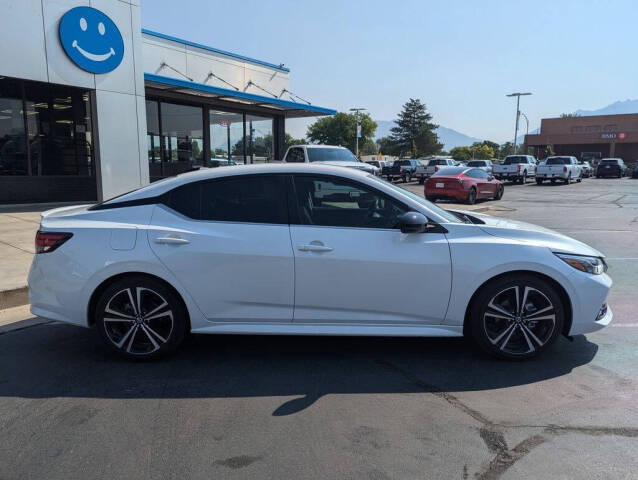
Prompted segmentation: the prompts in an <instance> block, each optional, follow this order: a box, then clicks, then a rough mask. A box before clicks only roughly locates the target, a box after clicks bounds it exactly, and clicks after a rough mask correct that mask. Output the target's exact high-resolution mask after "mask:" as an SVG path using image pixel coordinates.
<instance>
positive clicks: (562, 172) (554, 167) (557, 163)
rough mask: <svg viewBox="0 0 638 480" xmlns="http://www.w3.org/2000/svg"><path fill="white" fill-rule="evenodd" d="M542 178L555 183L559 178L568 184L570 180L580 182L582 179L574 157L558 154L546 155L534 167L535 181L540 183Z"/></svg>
mask: <svg viewBox="0 0 638 480" xmlns="http://www.w3.org/2000/svg"><path fill="white" fill-rule="evenodd" d="M544 180H549V181H551V182H552V183H555V182H556V180H561V181H563V182H565V183H566V184H567V185H569V184H570V183H571V182H572V180H576V181H577V182H580V181H581V180H582V176H581V167H580V165H579V164H578V160H576V157H570V156H558V157H547V159H546V160H545V162H544V163H543V164H542V165H539V166H538V168H537V169H536V183H537V184H539V185H540V184H542V183H543V181H544Z"/></svg>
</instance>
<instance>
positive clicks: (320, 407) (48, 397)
mask: <svg viewBox="0 0 638 480" xmlns="http://www.w3.org/2000/svg"><path fill="white" fill-rule="evenodd" d="M407 188H410V189H412V190H414V191H416V192H418V193H422V189H423V187H422V186H420V185H418V184H417V183H413V184H410V185H407ZM439 204H440V205H441V206H445V205H446V204H445V202H440V203H439ZM450 205H451V204H450ZM477 207H478V208H479V209H480V210H479V211H485V213H489V214H494V215H499V216H506V217H509V218H513V219H517V220H524V221H528V222H531V223H537V224H540V225H543V226H546V227H549V228H553V229H556V230H558V231H560V232H563V233H565V234H567V235H570V236H573V237H575V238H577V239H580V240H582V241H584V242H586V243H589V244H591V245H592V246H593V247H595V248H597V249H599V250H601V251H602V252H603V253H605V254H606V255H607V257H608V263H609V265H610V271H609V273H610V275H611V276H612V278H613V279H614V281H615V285H614V288H613V290H612V293H611V296H610V302H609V303H610V304H611V306H612V308H613V309H614V312H615V319H614V322H613V324H612V325H611V326H610V327H609V328H607V329H605V330H602V331H601V332H597V333H595V334H591V335H587V336H578V337H575V338H574V339H573V341H572V342H570V341H568V340H567V339H564V338H561V339H560V340H559V341H558V342H557V343H556V344H555V345H554V346H553V347H552V348H551V349H550V350H549V351H548V352H547V354H546V355H544V356H543V357H541V358H539V359H536V360H533V361H529V362H524V363H511V362H499V361H495V360H492V359H490V358H487V357H485V356H484V355H483V354H481V353H480V352H478V351H477V350H476V349H474V348H473V347H472V346H470V345H468V344H467V343H466V342H465V341H464V340H461V339H385V338H320V337H314V338H305V337H302V338H299V337H258V336H243V337H241V336H219V337H214V336H208V337H204V336H194V337H192V338H191V339H189V340H188V342H187V344H186V345H185V346H184V348H182V350H181V351H180V352H178V353H177V354H176V355H175V356H173V357H171V358H169V359H166V360H163V361H160V362H152V363H151V362H146V363H129V362H127V361H124V360H120V359H119V358H116V357H114V356H112V355H111V354H109V353H106V352H105V351H104V350H103V349H102V347H101V346H100V344H99V342H98V339H97V337H96V335H95V332H92V331H89V330H85V329H81V328H75V327H71V326H66V325H61V324H58V323H51V322H48V323H39V322H38V320H37V319H36V320H27V322H26V323H20V324H16V325H20V326H21V327H20V328H18V329H13V330H0V431H1V432H2V437H3V441H2V442H0V479H14V478H20V479H29V478H33V479H40V478H48V479H57V478H60V479H62V478H64V479H68V478H104V479H117V478H127V479H128V478H139V479H146V478H149V479H150V478H153V479H155V478H180V479H182V478H202V479H204V478H205V479H210V478H229V479H234V478H242V479H243V478H259V479H262V478H278V479H279V478H322V479H330V478H334V479H342V478H372V479H396V478H406V479H412V478H415V479H416V478H419V479H420V478H460V479H467V478H484V479H494V478H503V479H521V478H530V479H531V478H565V479H567V478H637V477H638V473H636V472H638V457H637V456H636V454H635V452H636V451H638V405H637V403H636V398H638V368H636V364H637V363H638V348H637V347H638V315H637V314H636V310H637V307H638V241H637V240H638V180H631V179H622V180H615V179H613V180H612V179H610V180H602V179H601V180H599V179H586V180H584V181H583V182H582V183H579V184H572V185H569V186H565V185H559V184H557V185H550V184H545V185H542V186H538V185H536V184H532V183H528V184H526V185H509V184H508V185H506V189H505V195H504V197H503V199H502V200H501V201H499V202H494V201H489V202H482V203H480V204H478V205H477ZM17 315H21V313H20V312H18V313H17ZM22 315H23V316H24V318H25V319H29V318H30V316H29V315H27V314H26V313H23V314H22Z"/></svg>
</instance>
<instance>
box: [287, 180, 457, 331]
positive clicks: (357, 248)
mask: <svg viewBox="0 0 638 480" xmlns="http://www.w3.org/2000/svg"><path fill="white" fill-rule="evenodd" d="M291 189H292V190H291V192H290V197H291V200H290V204H291V205H293V206H294V211H293V212H291V220H292V224H291V226H290V235H291V239H292V245H293V251H294V255H295V311H294V321H295V322H300V323H325V322H327V323H351V324H354V323H358V324H440V323H442V321H443V318H444V317H445V313H446V309H447V304H448V300H449V296H450V284H451V264H450V252H449V247H448V242H447V239H446V237H445V235H444V234H443V233H421V234H403V233H401V231H400V230H399V229H398V228H397V227H398V218H399V216H400V215H401V214H403V213H405V212H406V211H408V208H407V207H406V206H405V205H404V204H402V203H401V202H399V201H397V200H396V199H393V198H392V197H390V196H388V195H386V194H385V193H383V192H380V191H378V190H376V189H375V188H374V187H371V186H370V185H367V184H363V183H359V182H355V181H352V180H348V179H344V178H341V177H335V176H325V175H315V174H297V175H295V176H294V181H293V183H292V184H291ZM380 291H381V292H383V294H382V295H380V294H379V292H380Z"/></svg>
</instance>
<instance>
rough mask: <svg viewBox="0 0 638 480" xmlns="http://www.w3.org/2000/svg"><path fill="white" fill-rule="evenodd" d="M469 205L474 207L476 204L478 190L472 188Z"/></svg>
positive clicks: (469, 194)
mask: <svg viewBox="0 0 638 480" xmlns="http://www.w3.org/2000/svg"><path fill="white" fill-rule="evenodd" d="M467 203H469V204H470V205H474V204H475V203H476V188H474V187H472V188H470V191H469V193H468V194H467Z"/></svg>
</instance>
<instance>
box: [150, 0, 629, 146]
mask: <svg viewBox="0 0 638 480" xmlns="http://www.w3.org/2000/svg"><path fill="white" fill-rule="evenodd" d="M142 25H143V26H144V27H145V28H149V29H152V30H156V31H159V32H162V33H166V34H171V35H175V36H178V37H182V38H185V39H188V40H192V41H195V42H200V43H204V44H207V45H211V46H214V47H217V48H221V49H224V50H229V51H232V52H235V53H240V54H243V55H247V56H251V57H255V58H258V59H261V60H266V61H270V62H273V63H280V62H283V63H284V64H285V65H286V66H288V67H289V68H290V69H291V73H290V78H291V85H290V89H291V90H292V91H293V92H295V93H297V94H298V95H300V96H302V97H304V98H307V99H308V100H310V101H311V102H312V103H313V104H316V105H320V106H323V107H330V108H335V109H337V110H347V109H348V108H350V107H366V108H367V109H368V110H369V111H370V113H371V114H372V117H373V118H374V119H378V120H393V119H394V118H395V117H396V114H397V112H398V111H399V110H400V108H401V105H402V104H403V103H404V102H405V101H406V100H407V99H408V98H409V97H414V98H419V99H421V100H422V101H423V102H425V103H426V104H427V106H428V109H429V110H430V112H431V113H432V114H433V115H434V120H435V122H436V123H439V124H441V125H443V126H446V127H449V128H453V129H455V130H458V131H461V132H463V133H465V134H467V135H471V136H474V137H479V138H488V139H491V140H495V141H498V142H503V141H506V140H511V137H513V128H514V127H513V124H514V117H515V105H514V102H515V100H514V99H511V98H506V97H505V94H507V93H511V92H514V91H531V92H533V96H531V97H523V98H522V103H521V111H523V112H525V113H526V114H527V116H528V117H529V119H530V130H531V129H533V128H536V127H537V126H538V125H539V124H540V119H541V118H543V117H547V116H556V115H559V114H560V113H562V112H571V111H574V110H576V109H579V108H582V109H597V108H600V107H603V106H605V105H607V104H609V103H612V102H614V101H616V100H625V99H627V98H638V54H637V51H638V48H637V47H638V35H637V34H636V29H637V25H638V1H637V0H611V1H609V0H608V1H594V0H579V1H578V0H574V1H569V0H547V1H546V0H540V1H517V0H509V1H508V0H438V1H416V0H394V1H387V0H383V1H381V0H365V1H364V0H357V1H354V0H349V1H348V0H342V1H337V0H317V1H312V2H311V1H303V0H297V1H293V0H290V1H283V0H281V1H280V0H240V1H237V0H231V1H228V0H226V1H217V0H180V1H178V0H143V2H142ZM523 124H524V122H523ZM290 126H291V127H293V125H290ZM293 130H297V131H301V133H303V132H304V130H303V129H302V128H299V127H297V128H294V129H293ZM293 133H297V132H295V131H293Z"/></svg>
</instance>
